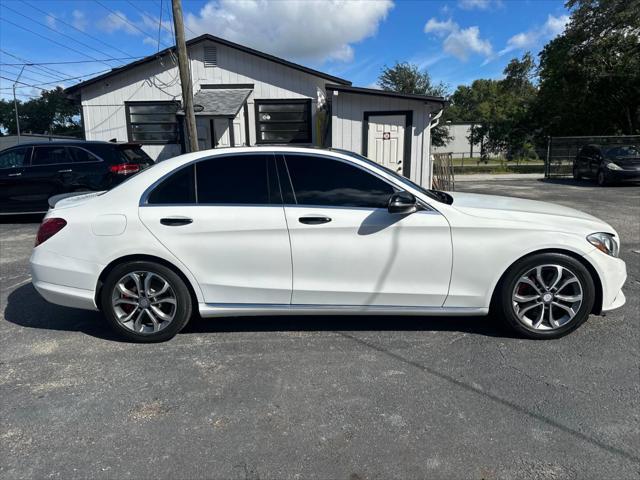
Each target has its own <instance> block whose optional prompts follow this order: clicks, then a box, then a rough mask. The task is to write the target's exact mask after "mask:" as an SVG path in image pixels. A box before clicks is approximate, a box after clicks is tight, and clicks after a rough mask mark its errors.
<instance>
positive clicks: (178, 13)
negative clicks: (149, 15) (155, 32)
mask: <svg viewBox="0 0 640 480" xmlns="http://www.w3.org/2000/svg"><path fill="white" fill-rule="evenodd" d="M171 7H172V10H173V25H174V27H175V29H174V30H175V32H176V50H177V51H178V70H179V71H180V83H181V84H182V107H183V108H184V119H185V127H186V132H187V145H188V148H189V151H190V152H197V151H198V133H197V130H196V115H195V113H194V111H193V87H192V84H191V70H190V69H189V56H188V55H187V44H186V43H185V40H184V20H183V18H182V1H181V0H171Z"/></svg>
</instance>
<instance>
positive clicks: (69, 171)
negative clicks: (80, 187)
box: [58, 168, 73, 173]
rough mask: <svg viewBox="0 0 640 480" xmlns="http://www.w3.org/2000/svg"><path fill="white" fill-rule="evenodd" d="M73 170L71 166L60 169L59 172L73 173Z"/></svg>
mask: <svg viewBox="0 0 640 480" xmlns="http://www.w3.org/2000/svg"><path fill="white" fill-rule="evenodd" d="M71 172H73V169H71V168H65V169H64V170H58V173H71Z"/></svg>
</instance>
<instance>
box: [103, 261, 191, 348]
mask: <svg viewBox="0 0 640 480" xmlns="http://www.w3.org/2000/svg"><path fill="white" fill-rule="evenodd" d="M136 279H137V281H136ZM138 287H140V290H138ZM140 291H142V295H139V292H140ZM125 292H126V293H125ZM150 293H151V294H150ZM100 305H101V308H102V312H103V314H104V316H105V318H106V319H107V321H108V322H109V324H110V325H111V328H112V329H113V330H114V331H115V332H116V333H117V334H118V335H119V336H121V337H124V338H126V339H127V340H131V341H134V342H141V343H154V342H164V341H166V340H169V339H171V338H173V337H174V336H175V335H176V334H177V333H178V332H179V331H180V330H182V329H183V328H184V327H185V325H186V324H187V323H188V322H189V319H190V318H191V312H192V301H191V295H190V294H189V289H188V288H187V286H186V284H185V282H184V281H183V280H182V278H180V276H179V275H177V274H176V273H175V272H174V271H173V270H171V269H170V268H167V267H165V266H164V265H161V264H158V263H154V262H148V261H132V262H127V263H123V264H121V265H118V266H116V267H115V268H114V269H113V270H111V272H110V273H109V274H108V275H107V278H106V279H105V282H104V285H103V287H102V291H101V293H100Z"/></svg>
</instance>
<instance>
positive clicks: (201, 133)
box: [196, 117, 213, 150]
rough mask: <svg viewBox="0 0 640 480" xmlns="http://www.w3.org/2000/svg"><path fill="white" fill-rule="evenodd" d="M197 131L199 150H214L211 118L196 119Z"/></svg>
mask: <svg viewBox="0 0 640 480" xmlns="http://www.w3.org/2000/svg"><path fill="white" fill-rule="evenodd" d="M196 130H197V131H198V149H199V150H209V149H210V148H213V143H212V142H211V118H209V117H196Z"/></svg>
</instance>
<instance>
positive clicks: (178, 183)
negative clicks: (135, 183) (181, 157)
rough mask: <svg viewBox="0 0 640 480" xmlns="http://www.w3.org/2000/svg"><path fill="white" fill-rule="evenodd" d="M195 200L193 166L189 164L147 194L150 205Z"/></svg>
mask: <svg viewBox="0 0 640 480" xmlns="http://www.w3.org/2000/svg"><path fill="white" fill-rule="evenodd" d="M195 202H196V192H195V177H194V166H193V165H189V166H187V167H184V168H181V169H180V170H178V171H176V172H175V173H172V174H171V175H170V176H169V177H167V178H166V179H164V180H163V181H162V182H161V183H160V184H159V185H158V186H157V187H156V188H155V189H154V190H153V191H152V192H151V194H150V195H149V198H148V199H147V203H148V204H150V205H176V204H191V203H195Z"/></svg>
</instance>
